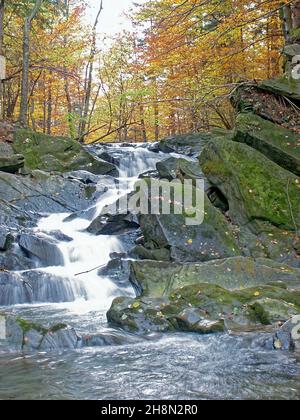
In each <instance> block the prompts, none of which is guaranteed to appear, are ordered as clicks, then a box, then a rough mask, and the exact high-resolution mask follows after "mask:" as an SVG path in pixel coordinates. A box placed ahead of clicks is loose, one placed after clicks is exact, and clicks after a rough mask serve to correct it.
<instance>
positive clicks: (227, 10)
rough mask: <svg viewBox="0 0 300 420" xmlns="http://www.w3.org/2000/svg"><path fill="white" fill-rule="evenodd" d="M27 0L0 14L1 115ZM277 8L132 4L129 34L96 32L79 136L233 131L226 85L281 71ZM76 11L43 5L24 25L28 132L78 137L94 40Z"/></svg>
mask: <svg viewBox="0 0 300 420" xmlns="http://www.w3.org/2000/svg"><path fill="white" fill-rule="evenodd" d="M29 3H32V1H29V0H26V1H25V0H24V1H23V2H8V4H7V6H6V13H5V17H4V53H5V56H6V58H7V63H8V69H7V78H6V80H5V81H4V83H3V107H2V112H3V118H5V119H9V120H14V121H16V120H17V119H18V107H19V102H20V83H21V57H22V28H23V24H24V14H26V7H29ZM61 3H63V6H61V5H60V4H61ZM286 3H288V2H286ZM283 4H284V1H283V0H265V1H263V0H251V1H249V0H150V1H146V2H144V3H143V4H142V5H136V6H134V7H133V8H132V10H131V11H129V12H128V15H129V18H130V19H131V20H132V22H133V25H134V31H133V32H132V33H120V34H118V35H116V36H115V38H114V39H107V38H106V40H103V38H102V37H101V36H99V37H98V38H97V43H96V51H95V54H94V56H93V80H92V93H91V98H90V105H89V115H88V116H87V117H85V120H86V121H85V124H84V125H85V127H86V132H85V133H84V138H83V139H84V141H85V142H93V141H119V140H120V141H153V140H158V139H160V138H162V137H165V136H168V135H174V134H178V133H185V132H197V131H200V130H210V129H212V128H214V127H221V128H228V129H230V128H232V126H233V120H234V118H233V117H234V116H233V110H232V108H231V106H230V103H229V94H230V92H231V91H232V90H233V89H234V88H235V86H236V85H237V84H238V83H240V82H241V81H248V80H253V79H254V80H261V79H265V78H270V77H274V76H277V75H279V74H280V73H281V72H282V71H283V70H282V69H283V63H282V59H281V50H282V47H283V43H284V37H283V31H282V19H281V18H282V16H281V15H282V6H283ZM85 7H86V6H85V2H83V1H81V0H72V1H67V0H65V1H63V2H55V1H45V2H44V4H43V8H42V10H41V11H40V13H39V15H38V17H37V19H36V20H35V21H34V22H33V27H32V38H31V47H30V54H31V55H30V91H29V100H28V125H29V126H30V127H32V128H33V129H34V130H37V131H42V132H46V133H49V134H54V135H55V134H63V135H66V136H72V137H74V138H79V139H80V135H79V128H80V126H82V116H83V107H84V97H85V92H86V88H87V73H88V70H87V64H88V61H89V57H90V51H91V42H92V37H93V32H92V29H91V26H89V25H88V24H87V22H86V19H85V18H84V16H85V13H86V10H85ZM104 7H110V6H109V2H108V1H107V2H105V0H104ZM100 21H101V16H100ZM99 26H101V25H99Z"/></svg>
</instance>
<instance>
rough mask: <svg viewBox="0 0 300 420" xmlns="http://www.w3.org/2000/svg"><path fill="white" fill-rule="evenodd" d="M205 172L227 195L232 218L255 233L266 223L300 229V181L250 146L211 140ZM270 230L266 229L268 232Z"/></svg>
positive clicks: (203, 156)
mask: <svg viewBox="0 0 300 420" xmlns="http://www.w3.org/2000/svg"><path fill="white" fill-rule="evenodd" d="M200 162H201V165H202V169H203V172H204V173H205V175H206V176H207V178H208V179H209V181H210V182H211V183H212V184H213V185H214V186H216V187H218V188H219V189H220V190H221V192H222V193H223V194H224V195H225V197H226V198H227V200H228V202H229V207H230V211H229V214H230V216H231V219H232V220H233V221H234V222H235V223H237V224H240V225H249V226H251V228H252V229H253V230H254V231H256V232H262V231H264V230H265V228H264V226H263V224H261V223H260V222H265V223H267V224H270V225H273V226H276V227H279V228H281V229H285V230H288V231H294V232H295V223H296V224H297V226H300V179H299V178H297V177H296V176H295V175H294V174H292V173H290V172H288V171H286V170H284V169H282V168H281V167H280V166H278V165H277V164H275V163H274V162H272V161H271V160H269V159H267V158H266V157H265V156H264V155H262V154H261V153H259V152H257V151H256V150H254V149H252V148H251V147H249V146H247V145H245V144H240V143H235V142H228V141H224V140H212V141H211V142H210V143H209V144H208V146H207V147H206V148H205V149H204V150H203V152H202V154H201V156H200ZM266 230H267V229H266Z"/></svg>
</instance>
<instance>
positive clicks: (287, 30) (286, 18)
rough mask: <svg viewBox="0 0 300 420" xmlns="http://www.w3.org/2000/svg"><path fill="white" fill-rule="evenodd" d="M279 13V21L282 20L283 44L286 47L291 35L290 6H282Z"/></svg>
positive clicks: (291, 19)
mask: <svg viewBox="0 0 300 420" xmlns="http://www.w3.org/2000/svg"><path fill="white" fill-rule="evenodd" d="M280 13H281V19H282V26H283V35H284V39H285V44H286V45H288V44H289V43H290V42H291V38H292V33H293V18H292V9H291V6H290V5H286V6H284V7H283V8H282V10H281V12H280Z"/></svg>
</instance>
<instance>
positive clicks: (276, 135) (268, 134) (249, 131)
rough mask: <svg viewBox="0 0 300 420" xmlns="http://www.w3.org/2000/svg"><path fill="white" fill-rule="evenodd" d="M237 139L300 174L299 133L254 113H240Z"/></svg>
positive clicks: (235, 138)
mask: <svg viewBox="0 0 300 420" xmlns="http://www.w3.org/2000/svg"><path fill="white" fill-rule="evenodd" d="M233 139H234V140H235V141H238V142H241V143H245V144H248V145H249V146H251V147H253V148H255V149H256V150H258V151H259V152H261V153H263V154H264V155H265V156H267V157H268V158H269V159H271V160H272V161H274V162H275V163H277V164H278V165H280V166H281V167H282V168H284V169H287V170H288V171H290V172H293V173H294V174H295V175H297V176H300V140H299V135H297V134H296V133H294V132H293V131H291V130H287V129H286V128H283V127H281V126H279V125H276V124H274V123H272V122H270V121H267V120H265V119H263V118H261V117H259V116H257V115H254V114H252V113H242V114H239V115H238V117H237V120H236V131H235V135H234V138H233Z"/></svg>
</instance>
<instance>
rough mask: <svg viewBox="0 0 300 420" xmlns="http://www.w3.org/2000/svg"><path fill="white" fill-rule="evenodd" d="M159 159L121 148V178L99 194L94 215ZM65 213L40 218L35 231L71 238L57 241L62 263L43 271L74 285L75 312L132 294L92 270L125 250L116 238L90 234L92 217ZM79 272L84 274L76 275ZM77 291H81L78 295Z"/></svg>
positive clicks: (142, 150) (142, 151)
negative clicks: (105, 191)
mask: <svg viewBox="0 0 300 420" xmlns="http://www.w3.org/2000/svg"><path fill="white" fill-rule="evenodd" d="M160 159H161V156H160V155H158V154H155V153H152V152H150V151H148V150H147V149H145V148H142V147H141V148H134V147H128V148H127V147H126V148H122V158H121V162H120V178H119V180H118V182H117V183H116V184H115V185H114V186H112V188H110V189H109V191H108V192H107V193H105V194H104V195H102V196H101V198H100V199H99V201H98V203H97V205H96V212H95V215H94V217H96V216H97V215H99V214H100V213H101V211H102V209H103V208H104V207H106V206H109V205H110V204H113V203H114V202H115V201H116V200H117V199H118V198H119V197H120V196H121V195H125V194H126V193H128V192H130V191H131V190H132V188H133V185H134V182H135V180H136V179H137V177H138V175H139V174H140V173H143V172H145V171H147V170H152V169H155V165H156V163H157V162H158V161H159V160H160ZM67 216H69V215H68V214H54V215H50V216H49V217H46V218H43V219H41V220H40V222H39V224H38V227H37V230H38V231H40V232H44V233H46V234H47V232H48V233H50V232H51V231H54V230H56V231H57V230H59V231H60V232H62V233H63V234H65V235H67V236H68V237H70V238H72V241H70V242H60V244H59V249H60V251H61V252H62V254H63V256H64V266H58V267H47V268H45V269H43V271H46V272H47V273H50V274H53V275H55V276H60V277H62V278H65V279H67V281H68V286H69V285H70V284H71V285H72V284H73V294H74V295H75V296H76V297H77V299H76V302H75V303H74V304H72V308H73V310H75V311H77V312H80V311H90V310H93V309H103V310H106V309H108V308H109V307H110V305H111V301H112V299H113V298H114V297H115V296H117V295H124V294H133V290H132V289H131V288H130V287H129V288H128V289H120V290H119V289H118V287H117V286H116V285H115V284H114V283H113V282H112V281H111V280H110V279H108V278H106V277H100V276H99V275H98V273H97V272H98V270H97V269H95V270H92V269H94V268H96V267H99V266H102V265H106V264H107V263H108V262H109V260H110V254H111V253H112V252H124V248H123V245H122V243H121V241H120V240H119V238H118V237H117V236H101V235H100V236H94V235H91V234H89V233H88V232H87V231H86V228H87V227H88V226H89V225H90V223H91V220H86V219H80V218H75V219H74V220H71V221H67V220H66V218H67ZM90 270H92V271H90ZM85 272H86V273H85ZM78 273H84V274H80V275H78ZM79 283H80V284H79ZM78 290H80V291H82V290H83V291H84V294H82V293H81V294H80V293H79V294H78ZM68 305H69V304H68Z"/></svg>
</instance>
